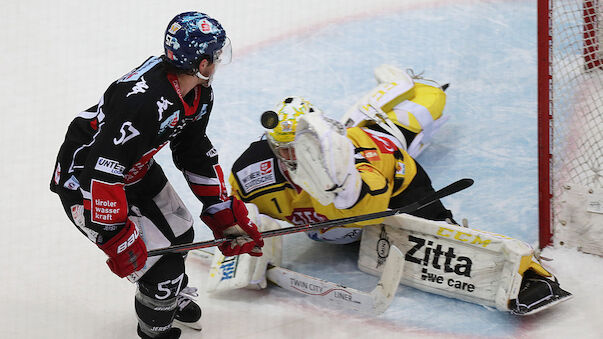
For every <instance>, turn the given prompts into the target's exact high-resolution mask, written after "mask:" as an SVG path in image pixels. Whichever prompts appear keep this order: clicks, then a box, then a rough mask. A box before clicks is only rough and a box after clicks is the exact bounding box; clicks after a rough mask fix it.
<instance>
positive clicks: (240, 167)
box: [232, 140, 286, 196]
mask: <svg viewBox="0 0 603 339" xmlns="http://www.w3.org/2000/svg"><path fill="white" fill-rule="evenodd" d="M232 174H233V175H234V177H235V179H236V181H237V183H238V184H239V187H240V188H241V190H242V192H241V193H242V194H243V195H245V196H248V195H250V194H252V193H253V192H255V191H258V190H260V189H263V188H266V187H269V186H273V185H277V184H281V183H285V182H286V180H285V177H284V176H283V174H282V173H281V171H280V169H279V168H278V163H277V160H276V157H274V155H273V153H272V151H271V150H270V146H269V145H268V142H267V141H266V140H260V141H257V142H254V143H252V144H251V145H250V146H249V148H247V150H245V152H243V154H241V156H240V157H239V158H238V159H237V160H236V161H235V163H234V165H233V167H232Z"/></svg>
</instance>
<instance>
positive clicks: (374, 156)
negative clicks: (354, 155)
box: [362, 149, 381, 161]
mask: <svg viewBox="0 0 603 339" xmlns="http://www.w3.org/2000/svg"><path fill="white" fill-rule="evenodd" d="M362 155H364V158H365V159H366V160H368V161H379V160H381V157H379V152H377V151H376V150H372V149H371V150H368V151H364V152H362Z"/></svg>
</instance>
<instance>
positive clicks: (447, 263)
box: [405, 235, 473, 277]
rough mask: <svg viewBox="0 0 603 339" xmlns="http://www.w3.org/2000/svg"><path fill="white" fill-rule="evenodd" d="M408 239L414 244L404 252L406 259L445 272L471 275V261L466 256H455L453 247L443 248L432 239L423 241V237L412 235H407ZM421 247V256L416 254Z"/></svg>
mask: <svg viewBox="0 0 603 339" xmlns="http://www.w3.org/2000/svg"><path fill="white" fill-rule="evenodd" d="M408 241H410V242H412V243H414V244H415V245H414V246H413V247H412V248H411V249H410V250H408V252H406V257H405V259H406V261H410V262H413V263H415V264H419V265H423V266H431V267H432V268H434V269H436V270H442V271H444V272H445V273H455V274H457V275H462V276H466V277H471V265H473V262H472V261H471V259H470V258H468V257H463V256H458V257H457V256H456V254H455V253H454V248H452V247H449V248H447V249H444V248H443V247H442V245H440V244H436V245H435V246H434V243H433V241H431V240H429V241H425V239H423V238H419V237H415V236H412V235H408ZM426 243H427V244H426ZM423 248H424V249H423ZM422 249H423V251H422V252H423V257H422V258H421V257H420V256H416V254H419V253H420V252H421V250H422ZM442 259H443V262H442Z"/></svg>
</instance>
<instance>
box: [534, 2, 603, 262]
mask: <svg viewBox="0 0 603 339" xmlns="http://www.w3.org/2000/svg"><path fill="white" fill-rule="evenodd" d="M601 42H603V0H538V172H539V224H540V236H539V242H540V247H541V248H543V247H545V246H548V245H551V244H554V245H555V246H570V247H575V248H578V249H579V250H582V251H584V252H587V253H595V254H599V255H603V69H602V68H603V62H602V61H603V46H601V45H600V43H601Z"/></svg>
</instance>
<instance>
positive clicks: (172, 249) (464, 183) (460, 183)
mask: <svg viewBox="0 0 603 339" xmlns="http://www.w3.org/2000/svg"><path fill="white" fill-rule="evenodd" d="M471 185H473V179H469V178H464V179H460V180H457V181H455V182H453V183H452V184H450V185H448V186H446V187H444V188H442V189H440V190H438V191H436V192H434V193H432V194H430V195H428V196H426V197H424V198H423V199H421V200H419V201H417V202H414V203H412V204H409V205H406V206H403V207H399V208H394V209H391V210H387V211H382V212H375V213H368V214H363V215H357V216H353V217H347V218H340V219H333V220H328V221H324V222H318V223H314V224H307V225H300V226H291V227H285V228H280V229H276V230H270V231H265V232H262V233H261V235H262V238H269V237H276V236H281V235H285V234H292V233H298V232H306V231H310V230H315V229H320V228H325V227H332V226H338V225H345V224H353V223H357V222H361V221H366V220H372V219H379V218H385V217H389V216H391V215H396V214H402V213H409V212H413V211H416V210H419V209H421V208H423V207H425V206H428V205H430V204H432V203H433V202H435V201H437V200H439V199H441V198H443V197H446V196H449V195H451V194H454V193H456V192H459V191H462V190H464V189H465V188H467V187H469V186H471ZM227 241H230V239H227V238H222V239H215V240H208V241H202V242H195V243H190V244H182V245H174V246H169V247H164V248H158V249H154V250H150V251H149V252H148V256H149V257H152V256H157V255H162V254H166V253H178V252H186V251H190V250H196V249H201V248H207V247H213V246H218V245H220V244H222V243H224V242H227Z"/></svg>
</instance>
